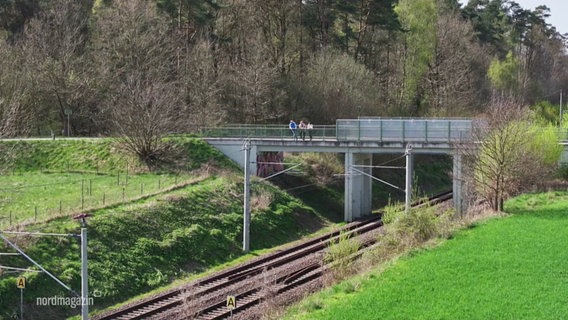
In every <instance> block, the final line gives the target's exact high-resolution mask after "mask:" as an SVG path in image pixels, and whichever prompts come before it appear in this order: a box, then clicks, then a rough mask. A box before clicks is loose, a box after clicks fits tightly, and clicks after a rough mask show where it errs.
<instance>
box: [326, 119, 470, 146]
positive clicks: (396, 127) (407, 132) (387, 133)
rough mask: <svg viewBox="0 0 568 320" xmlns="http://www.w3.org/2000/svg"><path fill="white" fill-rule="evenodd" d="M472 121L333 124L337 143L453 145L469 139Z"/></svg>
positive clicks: (389, 121) (384, 120)
mask: <svg viewBox="0 0 568 320" xmlns="http://www.w3.org/2000/svg"><path fill="white" fill-rule="evenodd" d="M472 126H473V120H471V119H443V118H419V119H413V118H398V119H397V118H359V119H340V120H337V122H336V127H337V140H340V141H379V142H426V143H428V142H437V143H439V142H443V143H449V142H455V141H464V140H466V139H470V138H471V133H472V128H473V127H472Z"/></svg>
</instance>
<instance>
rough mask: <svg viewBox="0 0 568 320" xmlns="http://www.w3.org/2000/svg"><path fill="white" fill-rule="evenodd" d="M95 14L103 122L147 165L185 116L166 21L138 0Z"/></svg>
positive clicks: (156, 157) (161, 152)
mask: <svg viewBox="0 0 568 320" xmlns="http://www.w3.org/2000/svg"><path fill="white" fill-rule="evenodd" d="M113 5H114V6H113V7H111V8H106V9H102V10H100V12H99V16H97V19H96V25H95V26H96V32H95V35H96V36H95V39H94V40H93V47H94V50H95V52H96V53H97V55H96V56H95V62H96V64H97V66H98V67H99V70H98V74H99V75H100V78H101V79H102V81H103V82H104V86H105V91H106V96H107V99H105V101H104V102H103V108H104V112H105V115H106V118H107V119H108V120H107V125H108V126H109V127H110V130H111V132H112V133H113V134H114V135H115V136H118V137H119V139H120V141H121V142H123V143H124V145H125V146H126V148H127V149H129V150H130V151H132V152H133V153H134V154H136V155H137V156H138V157H139V159H140V160H141V161H143V162H144V163H146V164H147V165H148V167H149V168H150V169H153V168H155V167H156V166H157V165H159V164H160V160H162V159H163V158H164V156H165V155H166V152H165V151H166V150H167V149H168V145H167V144H165V143H164V142H163V139H162V138H163V137H164V136H165V135H167V134H168V133H171V132H177V131H178V130H179V128H180V126H181V125H182V124H183V123H184V122H185V119H186V118H187V117H189V116H191V115H188V114H184V113H183V111H184V110H185V108H184V107H183V106H182V101H183V100H182V97H183V94H182V90H181V88H180V87H181V85H180V82H179V79H178V77H177V73H176V69H177V61H178V60H177V51H176V46H175V43H176V41H174V40H173V39H172V38H171V37H172V36H171V33H170V32H169V29H168V23H167V21H164V20H163V19H162V18H160V17H159V16H158V15H157V14H156V10H155V6H154V5H152V4H150V3H148V2H147V1H143V0H128V1H119V2H115V3H114V4H113Z"/></svg>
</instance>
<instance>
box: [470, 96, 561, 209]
mask: <svg viewBox="0 0 568 320" xmlns="http://www.w3.org/2000/svg"><path fill="white" fill-rule="evenodd" d="M521 106H522V105H521V104H520V103H518V102H517V101H515V100H512V99H499V100H494V101H493V102H492V103H491V105H490V106H489V108H488V112H487V115H486V118H485V119H484V120H485V121H482V122H480V123H481V124H483V125H481V126H479V127H477V128H475V130H474V132H475V134H474V142H476V143H475V144H474V145H469V147H470V148H464V149H462V150H463V151H464V153H465V156H466V157H464V159H466V160H467V161H466V162H467V164H468V165H467V166H466V167H467V170H468V171H469V172H470V173H469V174H468V176H469V178H470V179H471V180H472V181H471V182H470V183H471V185H473V186H474V188H475V191H476V194H477V195H478V196H479V197H481V198H482V199H484V200H485V201H487V202H488V203H489V204H490V206H491V208H492V209H494V210H498V211H501V210H503V202H504V201H505V200H506V199H507V198H509V197H512V196H515V195H517V194H519V193H520V192H522V191H525V190H527V189H529V188H531V187H532V186H533V185H535V184H537V183H539V182H541V181H542V180H543V179H545V178H546V177H547V176H548V175H549V174H550V173H551V172H552V171H553V169H554V168H555V167H556V166H557V164H558V159H559V157H560V153H561V147H560V146H559V144H558V141H557V139H556V136H555V134H554V132H553V131H552V130H546V129H545V128H535V127H533V126H532V125H531V123H530V122H529V121H528V120H529V119H528V118H527V112H526V108H523V107H521Z"/></svg>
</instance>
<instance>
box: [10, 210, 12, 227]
mask: <svg viewBox="0 0 568 320" xmlns="http://www.w3.org/2000/svg"><path fill="white" fill-rule="evenodd" d="M10 226H12V211H10Z"/></svg>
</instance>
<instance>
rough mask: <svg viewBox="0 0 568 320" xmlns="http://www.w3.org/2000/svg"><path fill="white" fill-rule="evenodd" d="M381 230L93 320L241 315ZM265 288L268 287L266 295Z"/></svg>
mask: <svg viewBox="0 0 568 320" xmlns="http://www.w3.org/2000/svg"><path fill="white" fill-rule="evenodd" d="M450 198H451V192H446V193H443V194H440V195H437V196H435V197H432V198H431V199H429V200H430V201H432V202H434V203H437V202H441V201H444V200H447V199H450ZM422 204H423V203H416V204H414V205H422ZM381 226H382V221H381V220H380V216H379V215H375V216H372V217H369V218H366V219H364V220H361V221H356V222H353V223H350V224H348V225H346V226H344V227H342V228H340V229H339V230H337V231H334V232H331V233H329V234H326V235H323V236H320V237H317V238H314V239H311V240H308V241H305V242H303V243H300V244H298V245H296V246H292V247H289V248H286V249H283V250H281V251H278V252H275V253H272V254H269V255H266V256H263V257H260V258H257V259H254V260H252V261H249V262H247V263H245V264H242V265H239V266H235V267H232V268H229V269H227V270H224V271H220V272H218V273H216V274H213V275H211V276H208V277H205V278H203V279H201V280H198V281H195V282H192V283H190V284H189V285H187V286H184V287H180V288H176V289H173V290H170V291H167V292H164V293H162V294H159V295H157V296H154V297H150V298H147V299H144V300H142V301H140V302H137V303H134V304H131V305H128V306H126V307H123V308H120V309H118V310H114V311H111V312H107V313H105V314H102V315H99V316H97V317H93V320H110V319H117V320H127V319H166V318H167V319H180V320H181V319H193V318H195V319H224V318H227V317H229V316H232V315H235V314H239V313H243V312H245V311H246V310H248V309H250V308H252V307H254V306H256V305H259V304H260V303H262V301H263V299H264V300H266V299H267V297H276V296H278V295H282V294H284V293H286V292H288V291H291V290H293V289H294V288H297V287H299V286H302V285H306V284H308V283H310V282H313V281H315V280H317V279H319V278H321V277H322V275H323V274H324V273H325V272H326V271H327V269H328V268H329V267H330V266H329V265H326V264H325V263H324V262H323V260H324V259H323V256H324V251H325V249H326V248H327V247H328V246H329V245H330V243H332V242H334V241H336V240H337V239H338V238H339V237H340V235H344V236H347V237H355V236H357V237H361V236H363V235H365V234H367V233H371V232H373V231H376V230H377V229H378V228H380V227H381ZM369 238H370V240H369V239H367V240H364V241H362V243H361V247H363V248H364V247H368V246H371V245H372V244H373V243H374V241H375V240H376V237H369ZM373 239H375V240H373ZM361 253H362V251H360V252H358V253H357V254H356V255H360V254H361ZM355 258H356V257H353V259H355ZM266 288H270V289H269V290H268V291H269V292H266V291H267V289H266ZM227 296H234V297H235V300H236V301H237V303H236V306H235V307H234V309H231V310H229V309H228V308H227Z"/></svg>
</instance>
